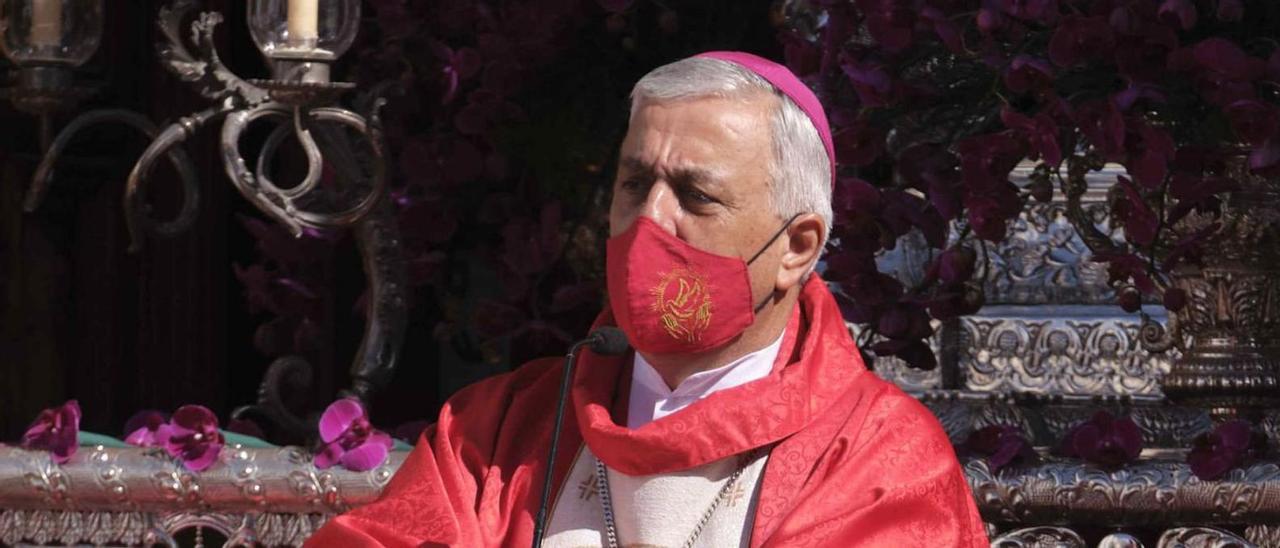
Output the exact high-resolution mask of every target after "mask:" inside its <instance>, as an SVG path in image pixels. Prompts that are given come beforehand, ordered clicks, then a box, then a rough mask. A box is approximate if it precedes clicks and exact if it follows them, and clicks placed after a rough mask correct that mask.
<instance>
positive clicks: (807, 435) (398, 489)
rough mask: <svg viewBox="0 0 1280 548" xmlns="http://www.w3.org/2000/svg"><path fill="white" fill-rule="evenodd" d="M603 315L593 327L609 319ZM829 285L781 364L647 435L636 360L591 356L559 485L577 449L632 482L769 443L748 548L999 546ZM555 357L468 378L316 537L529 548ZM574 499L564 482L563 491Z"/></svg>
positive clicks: (939, 443) (932, 422) (805, 315)
mask: <svg viewBox="0 0 1280 548" xmlns="http://www.w3.org/2000/svg"><path fill="white" fill-rule="evenodd" d="M611 323H612V321H611V318H609V317H608V315H607V314H604V315H602V316H601V317H600V318H599V319H598V320H597V325H607V324H611ZM858 356H859V355H858V353H857V350H856V348H855V347H854V345H853V341H852V340H851V339H850V337H849V334H848V331H847V330H846V329H845V325H844V321H843V319H842V318H841V316H840V311H839V309H838V307H837V306H836V304H835V301H834V299H833V298H832V297H831V294H830V292H829V291H828V290H827V288H826V285H825V283H824V282H823V281H822V280H821V279H819V278H818V277H817V276H813V277H812V278H811V279H810V281H809V282H808V283H807V284H806V285H805V287H804V290H803V292H802V294H801V298H800V302H799V305H798V306H797V310H796V311H795V313H794V314H793V316H792V319H791V322H790V324H789V325H788V326H787V329H786V335H785V336H784V338H783V342H782V351H781V352H779V354H778V359H777V362H776V363H775V365H774V370H773V372H772V373H770V374H769V376H768V377H766V378H764V379H761V380H759V381H756V382H751V383H747V384H744V385H741V386H738V387H734V388H730V389H727V390H723V391H720V392H716V393H714V394H712V395H710V396H708V397H706V398H705V399H702V400H700V401H698V402H695V403H693V404H691V405H689V406H688V407H687V408H685V409H683V410H681V411H679V412H677V413H674V414H672V415H669V416H666V417H663V418H661V419H658V420H655V421H653V422H651V423H649V424H646V425H644V426H641V427H640V428H636V429H631V428H627V426H626V420H625V410H626V409H627V406H626V401H625V400H626V399H627V394H628V388H629V384H628V383H629V382H630V377H631V372H630V362H631V358H630V356H624V357H613V358H610V357H602V356H596V355H593V354H591V353H585V354H583V356H582V357H583V359H582V363H581V364H580V366H579V368H578V370H577V371H576V372H575V375H574V382H573V405H571V406H569V407H570V408H569V409H568V410H567V412H566V425H565V431H564V433H563V435H562V437H561V446H560V448H559V450H560V452H559V454H560V455H561V457H560V458H559V459H557V462H556V463H554V466H553V481H554V484H555V485H561V486H563V485H564V484H565V478H566V476H567V475H568V473H569V470H570V467H571V466H572V465H573V459H574V456H575V455H576V454H577V453H578V449H579V447H580V446H581V445H582V444H584V443H585V444H586V445H587V447H589V448H590V450H591V451H592V452H593V453H594V454H595V455H596V456H598V457H599V458H600V459H601V460H602V461H603V462H604V463H605V464H606V465H607V466H608V467H609V468H611V469H613V470H616V471H618V472H620V473H623V474H627V475H631V476H647V475H653V474H664V473H672V472H678V471H681V470H688V469H690V468H694V467H697V466H702V465H706V464H708V463H712V462H715V461H718V460H721V459H724V458H727V457H730V456H733V455H738V454H741V453H745V452H747V451H750V450H752V449H755V448H758V447H762V448H765V449H766V450H768V451H769V457H768V462H767V464H766V466H765V468H764V472H763V474H764V475H763V478H762V479H761V482H760V486H759V489H760V493H759V500H758V506H757V507H756V511H755V515H754V521H753V523H752V526H751V529H752V531H751V541H750V545H751V546H752V547H774V546H778V547H781V546H786V547H793V546H840V547H852V546H885V547H903V546H938V547H964V548H972V547H978V546H983V547H985V546H988V545H989V544H988V542H987V539H986V536H985V533H984V531H983V527H982V521H981V519H980V518H979V516H978V512H977V508H976V507H975V505H974V503H973V499H972V496H971V494H970V492H969V488H968V485H967V484H966V482H965V480H964V476H963V474H962V473H961V470H960V467H959V464H958V463H957V461H956V459H955V456H954V453H953V451H952V448H951V445H950V443H949V441H948V440H947V437H946V435H945V434H944V433H943V431H942V428H941V427H940V426H939V425H938V423H937V421H936V419H934V418H933V416H932V415H931V414H930V413H929V411H928V410H927V409H925V408H924V406H922V405H920V404H919V403H918V402H916V401H915V400H914V399H913V398H911V397H910V396H908V395H906V394H904V393H903V392H902V391H900V390H898V389H897V388H896V387H894V386H893V385H891V384H889V383H887V382H885V381H882V380H880V379H878V378H877V377H876V376H875V375H874V374H872V373H870V372H869V371H867V370H866V368H865V367H864V366H863V365H862V363H861V360H860V359H859V357H858ZM560 362H561V360H560V359H559V358H552V359H545V360H538V361H534V362H531V363H529V364H526V365H524V366H522V367H520V368H519V369H517V370H516V371H513V372H511V373H508V374H505V375H501V376H498V377H494V378H491V379H488V380H485V381H482V382H479V383H477V384H475V385H472V386H470V387H468V388H466V389H464V390H462V391H460V392H459V393H458V394H457V395H455V396H454V397H453V398H452V399H451V400H450V401H449V402H448V403H447V404H446V405H445V406H444V408H443V409H442V410H441V412H440V417H439V421H438V422H437V424H436V425H435V427H433V428H431V429H429V430H428V431H426V432H424V433H423V435H422V437H421V438H420V439H419V442H418V444H417V447H416V448H415V449H414V450H413V452H412V453H411V454H410V455H409V457H408V459H407V460H406V461H405V463H404V465H403V466H402V467H401V469H400V471H399V472H398V473H397V474H396V476H395V477H394V478H393V479H392V481H391V483H390V484H389V485H388V486H387V489H386V490H385V491H384V493H383V495H382V497H380V498H379V500H378V501H376V502H374V503H371V504H369V505H367V506H363V507H361V508H357V509H355V510H353V511H351V512H349V513H347V514H345V515H343V516H339V517H338V518H335V519H334V520H333V521H332V522H330V523H329V524H328V525H326V526H325V527H324V528H322V529H321V530H320V531H319V532H317V534H316V535H315V536H313V537H312V539H311V540H310V541H309V542H308V544H307V545H308V546H355V547H372V546H389V547H404V546H467V547H472V546H474V547H487V546H512V547H518V546H528V545H529V543H530V541H531V539H532V536H533V526H534V524H533V521H534V515H535V514H536V513H537V504H538V495H539V490H540V488H541V485H542V478H543V474H544V473H545V471H546V470H547V463H546V453H547V451H546V450H547V446H546V444H547V440H549V439H550V432H551V423H552V421H553V417H554V413H553V412H552V411H553V410H554V403H555V400H556V395H557V389H558V383H559V377H560V371H561V370H560V367H561V365H560ZM562 496H569V495H568V494H567V491H566V489H564V488H563V487H562V488H561V489H560V491H559V493H557V497H562Z"/></svg>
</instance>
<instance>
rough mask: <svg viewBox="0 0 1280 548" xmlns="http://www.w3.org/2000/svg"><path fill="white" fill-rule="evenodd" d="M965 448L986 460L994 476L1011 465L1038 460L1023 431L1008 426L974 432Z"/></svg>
mask: <svg viewBox="0 0 1280 548" xmlns="http://www.w3.org/2000/svg"><path fill="white" fill-rule="evenodd" d="M963 448H964V450H966V451H968V452H970V453H973V454H976V455H980V456H982V457H984V458H986V460H987V467H988V468H990V470H991V472H992V473H993V474H994V473H997V472H999V471H1000V470H1001V469H1002V468H1004V467H1006V466H1009V465H1017V464H1029V463H1031V462H1033V461H1035V460H1036V452H1035V449H1033V448H1032V447H1031V442H1029V441H1027V438H1026V437H1025V436H1023V435H1022V429H1021V428H1018V427H1016V426H1010V425H1007V424H997V425H992V426H988V427H985V428H982V429H979V430H974V431H973V433H972V434H970V435H969V439H967V440H965V442H964V446H963Z"/></svg>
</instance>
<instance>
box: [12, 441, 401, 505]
mask: <svg viewBox="0 0 1280 548" xmlns="http://www.w3.org/2000/svg"><path fill="white" fill-rule="evenodd" d="M407 455H408V453H406V452H393V453H391V457H390V458H389V459H388V460H387V462H385V463H383V465H382V466H379V467H378V468H375V469H373V470H370V471H368V472H350V471H347V470H345V469H341V468H330V469H326V470H319V469H317V468H316V467H315V466H314V465H312V463H311V456H310V453H309V452H307V451H306V450H303V449H300V448H297V447H280V448H274V449H250V448H244V447H238V446H227V447H226V448H224V449H223V451H222V454H221V455H220V457H219V458H220V462H219V463H217V464H215V465H214V466H213V467H212V468H210V469H209V470H206V471H204V472H201V473H194V472H191V471H188V470H187V469H186V468H184V467H183V466H182V464H181V463H179V462H176V461H174V460H173V459H171V458H169V457H168V456H167V455H165V454H164V453H163V452H161V451H157V450H153V449H142V448H123V449H122V448H108V447H102V446H95V447H82V448H80V451H78V452H77V453H76V455H75V456H74V457H72V459H71V461H70V462H68V463H66V464H63V465H57V464H54V463H53V461H52V459H51V458H50V457H49V455H48V454H47V453H45V452H42V451H26V450H23V449H19V448H16V447H0V508H3V509H7V510H85V509H93V510H101V511H128V512H173V511H182V510H191V511H207V510H210V509H217V510H218V511H221V512H229V513H239V512H258V511H270V512H276V513H316V514H336V513H340V512H343V511H345V510H347V509H349V508H351V507H352V506H359V505H361V504H364V503H367V502H370V501H372V500H373V499H375V498H377V496H378V494H379V493H380V492H381V491H382V488H383V487H384V486H386V484H387V482H388V481H390V479H391V476H392V475H393V474H394V473H395V470H396V469H397V468H399V466H400V463H401V462H402V461H403V460H404V458H405V456H407Z"/></svg>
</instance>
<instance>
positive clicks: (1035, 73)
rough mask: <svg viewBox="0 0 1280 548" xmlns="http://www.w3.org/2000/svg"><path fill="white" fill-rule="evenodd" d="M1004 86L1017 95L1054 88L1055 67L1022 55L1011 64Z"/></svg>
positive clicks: (1041, 60) (1006, 72) (1005, 75)
mask: <svg viewBox="0 0 1280 548" xmlns="http://www.w3.org/2000/svg"><path fill="white" fill-rule="evenodd" d="M1004 85H1006V86H1008V87H1009V90H1010V91H1013V92H1015V93H1024V92H1026V91H1029V90H1033V89H1037V90H1038V89H1046V88H1050V87H1052V86H1053V67H1050V66H1049V63H1048V62H1047V61H1045V60H1044V59H1039V58H1036V57H1032V56H1030V55H1026V54H1022V55H1018V56H1016V57H1014V58H1013V61H1010V62H1009V68H1008V69H1007V70H1006V71H1005V73H1004Z"/></svg>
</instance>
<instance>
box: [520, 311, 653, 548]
mask: <svg viewBox="0 0 1280 548" xmlns="http://www.w3.org/2000/svg"><path fill="white" fill-rule="evenodd" d="M584 346H585V347H587V348H590V349H591V351H592V352H595V353H596V354H599V355H601V356H620V355H622V354H625V353H626V352H627V350H629V349H630V348H631V344H630V343H628V342H627V335H626V333H623V332H622V330H621V329H618V328H616V327H611V326H604V327H598V328H596V330H595V331H592V332H591V334H589V335H587V338H585V339H582V340H581V341H578V342H576V343H574V344H573V346H570V347H569V353H567V354H565V355H564V374H563V375H562V376H561V377H560V398H559V401H557V402H556V423H555V425H554V426H552V427H551V449H550V450H549V451H548V453H547V473H546V477H545V478H543V480H542V501H541V502H539V503H538V515H537V517H536V518H534V519H535V520H536V521H535V522H534V526H533V548H538V547H539V546H540V545H541V544H542V535H543V533H544V532H545V527H546V524H547V501H548V500H549V499H550V498H551V474H552V472H554V471H555V465H556V446H558V445H560V427H561V425H562V424H563V423H564V404H565V401H566V400H568V399H569V385H570V384H572V383H573V364H574V362H575V361H577V360H576V358H577V357H578V350H580V349H581V348H582V347H584Z"/></svg>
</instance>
